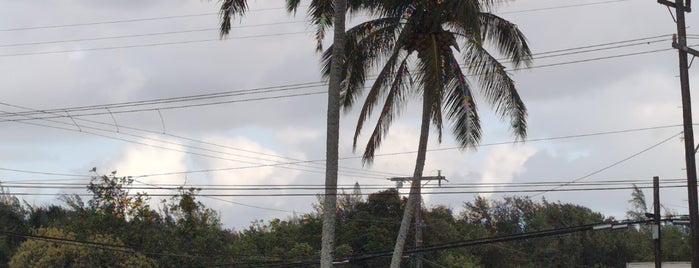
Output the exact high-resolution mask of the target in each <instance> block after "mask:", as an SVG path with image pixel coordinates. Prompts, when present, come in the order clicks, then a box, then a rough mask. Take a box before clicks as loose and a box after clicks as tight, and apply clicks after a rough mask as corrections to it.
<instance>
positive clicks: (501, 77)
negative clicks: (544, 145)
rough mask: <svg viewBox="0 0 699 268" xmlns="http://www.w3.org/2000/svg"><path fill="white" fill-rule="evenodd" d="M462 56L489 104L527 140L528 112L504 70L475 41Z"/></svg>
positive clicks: (517, 136) (518, 134)
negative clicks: (507, 119)
mask: <svg viewBox="0 0 699 268" xmlns="http://www.w3.org/2000/svg"><path fill="white" fill-rule="evenodd" d="M462 54H463V56H464V60H465V62H466V65H467V68H468V70H469V72H470V73H471V74H473V75H475V76H476V78H477V79H478V82H479V84H480V85H481V90H482V91H483V92H484V96H485V97H486V99H487V100H488V102H490V104H492V105H493V106H495V111H496V112H497V113H498V114H500V117H501V118H503V119H504V118H509V120H510V128H511V129H512V131H513V132H514V133H513V134H515V136H516V138H518V139H524V138H526V136H527V120H526V118H527V109H526V107H525V106H524V102H523V101H522V99H521V98H520V96H519V93H518V92H517V88H516V87H515V83H514V81H513V80H512V78H510V76H509V74H508V73H507V71H505V66H503V65H502V64H501V63H500V62H498V60H497V59H496V58H495V57H493V56H492V55H491V54H490V53H488V51H487V50H485V49H484V48H483V46H481V45H480V44H479V43H476V42H475V41H474V40H473V39H470V40H468V42H467V43H466V45H465V49H464V51H463V53H462Z"/></svg>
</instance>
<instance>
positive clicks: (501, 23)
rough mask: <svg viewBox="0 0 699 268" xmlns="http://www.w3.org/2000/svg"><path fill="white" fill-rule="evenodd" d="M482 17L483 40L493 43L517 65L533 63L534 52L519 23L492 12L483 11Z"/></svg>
mask: <svg viewBox="0 0 699 268" xmlns="http://www.w3.org/2000/svg"><path fill="white" fill-rule="evenodd" d="M480 19H481V27H482V29H481V34H482V37H483V40H487V41H490V42H491V43H493V44H494V45H495V46H496V47H497V49H498V50H499V52H500V53H502V54H503V55H504V56H506V57H507V58H509V59H510V60H512V64H513V65H514V66H515V67H519V66H520V64H522V63H524V64H525V65H527V66H528V65H529V64H530V63H531V60H532V53H531V51H530V50H529V45H528V44H527V39H526V38H525V37H524V34H523V33H522V32H521V31H520V30H519V29H518V28H517V25H515V24H513V23H511V22H509V21H507V20H505V19H503V18H500V17H498V16H496V15H494V14H490V13H482V14H481V15H480Z"/></svg>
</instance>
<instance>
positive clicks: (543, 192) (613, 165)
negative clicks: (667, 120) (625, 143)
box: [532, 132, 683, 197]
mask: <svg viewBox="0 0 699 268" xmlns="http://www.w3.org/2000/svg"><path fill="white" fill-rule="evenodd" d="M682 133H683V132H680V133H677V134H675V135H672V136H670V137H669V138H666V139H664V140H662V141H660V142H658V143H655V144H653V145H651V146H649V147H646V148H645V149H643V150H641V151H639V152H637V153H634V154H632V155H630V156H628V157H626V158H624V159H621V160H619V161H616V162H614V163H611V164H609V165H607V166H604V167H602V168H600V169H597V170H595V171H592V172H590V173H588V174H585V175H583V176H581V177H579V178H577V179H574V180H572V181H570V182H571V183H575V182H578V181H581V180H584V179H587V178H589V177H592V176H594V175H597V174H599V173H602V172H604V171H605V170H608V169H610V168H613V167H615V166H617V165H619V164H621V163H624V162H626V161H628V160H631V159H633V158H635V157H637V156H639V155H641V154H643V153H645V152H648V151H650V150H652V149H654V148H656V147H658V146H660V145H662V144H664V143H666V142H668V141H670V140H672V139H674V138H676V137H678V136H680V135H682ZM563 186H565V185H563ZM560 187H562V186H557V187H554V188H551V189H549V190H546V191H542V192H539V193H537V194H534V195H533V196H532V197H535V196H538V195H542V194H545V193H547V192H550V191H554V190H557V189H558V188H560Z"/></svg>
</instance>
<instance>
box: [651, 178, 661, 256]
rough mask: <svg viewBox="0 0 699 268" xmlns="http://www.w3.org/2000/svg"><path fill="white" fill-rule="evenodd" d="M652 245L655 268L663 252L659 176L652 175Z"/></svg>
mask: <svg viewBox="0 0 699 268" xmlns="http://www.w3.org/2000/svg"><path fill="white" fill-rule="evenodd" d="M653 227H654V228H655V229H654V230H653V245H654V252H655V268H661V267H662V262H663V254H662V251H661V245H662V244H661V243H660V241H661V240H660V237H661V236H660V178H658V176H655V177H653Z"/></svg>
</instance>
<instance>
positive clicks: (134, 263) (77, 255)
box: [9, 228, 156, 268]
mask: <svg viewBox="0 0 699 268" xmlns="http://www.w3.org/2000/svg"><path fill="white" fill-rule="evenodd" d="M35 234H36V235H38V236H41V237H50V238H55V240H47V239H33V238H30V239H28V240H26V241H24V242H23V243H22V244H21V245H20V246H19V248H18V249H17V253H15V254H14V256H13V257H12V259H11V260H10V262H9V267H11V268H24V267H27V268H28V267H67V268H70V267H76V268H77V267H80V268H82V267H156V263H155V262H154V261H153V260H151V259H149V258H148V257H146V256H145V255H143V254H141V253H138V252H135V251H133V252H132V251H129V249H128V248H124V247H121V246H123V243H122V242H121V241H120V240H118V239H115V238H113V237H111V236H108V235H93V236H90V237H88V238H87V241H88V242H95V243H100V244H107V245H114V246H115V247H119V250H115V247H110V246H95V245H87V244H82V243H79V242H72V241H76V240H77V239H76V235H75V234H73V233H70V232H64V231H62V230H60V229H56V228H40V229H38V230H37V231H36V232H35ZM78 241H79V240H78Z"/></svg>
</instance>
